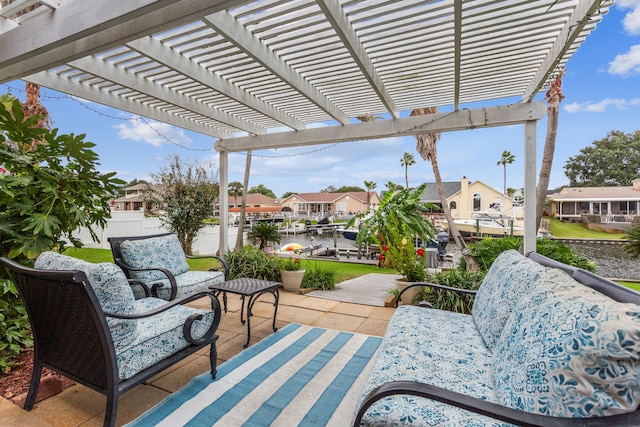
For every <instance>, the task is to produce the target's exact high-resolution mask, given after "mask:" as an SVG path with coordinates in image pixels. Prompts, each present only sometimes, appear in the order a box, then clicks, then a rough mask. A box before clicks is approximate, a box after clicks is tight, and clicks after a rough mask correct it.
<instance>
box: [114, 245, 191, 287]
mask: <svg viewBox="0 0 640 427" xmlns="http://www.w3.org/2000/svg"><path fill="white" fill-rule="evenodd" d="M120 251H121V253H122V259H123V260H124V262H126V263H127V264H129V265H130V266H132V267H134V268H166V269H167V270H169V271H170V272H171V273H172V274H173V275H174V276H177V275H179V274H182V273H185V272H187V271H189V264H187V258H186V257H185V255H184V251H183V250H182V246H180V241H179V240H178V236H176V235H175V234H168V235H166V236H161V237H150V238H148V239H141V240H125V241H124V242H122V243H121V244H120ZM131 277H132V278H134V279H139V280H142V281H143V282H151V281H154V280H162V279H166V278H167V276H166V275H165V274H163V273H162V272H160V271H142V272H131Z"/></svg>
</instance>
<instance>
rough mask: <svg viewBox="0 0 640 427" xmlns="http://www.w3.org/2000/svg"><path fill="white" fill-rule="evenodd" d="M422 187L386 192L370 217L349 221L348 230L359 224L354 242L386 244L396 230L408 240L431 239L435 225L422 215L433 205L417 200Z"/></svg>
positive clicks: (361, 215) (356, 216)
mask: <svg viewBox="0 0 640 427" xmlns="http://www.w3.org/2000/svg"><path fill="white" fill-rule="evenodd" d="M425 187H426V184H422V185H421V186H419V187H417V188H415V189H403V190H397V191H394V192H391V191H388V192H386V193H385V196H384V197H383V198H382V201H381V202H380V206H379V207H378V209H377V210H376V211H375V212H373V214H372V215H371V216H370V217H367V215H366V214H364V213H362V214H358V215H355V216H354V217H353V218H351V220H350V221H349V222H348V223H347V227H353V226H355V224H356V223H360V231H359V232H358V237H357V240H356V243H358V244H360V243H375V244H379V245H380V246H382V245H387V241H388V234H389V231H390V230H396V231H397V233H398V234H399V235H400V236H403V237H408V238H409V239H411V238H414V237H418V238H420V239H422V240H423V241H425V242H426V241H428V240H430V239H431V238H433V236H434V233H435V226H434V225H433V224H432V223H431V221H429V219H428V218H427V217H426V216H424V215H423V213H427V212H429V211H430V210H431V209H432V208H433V207H434V206H433V205H431V204H430V203H426V202H423V201H421V200H420V197H421V196H422V193H423V192H424V189H425Z"/></svg>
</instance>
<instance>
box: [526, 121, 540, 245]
mask: <svg viewBox="0 0 640 427" xmlns="http://www.w3.org/2000/svg"><path fill="white" fill-rule="evenodd" d="M537 229H538V225H537V224H536V121H534V120H528V121H526V122H525V123H524V253H525V254H526V253H527V252H530V251H534V252H535V250H536V235H537Z"/></svg>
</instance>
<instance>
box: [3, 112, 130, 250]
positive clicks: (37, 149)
mask: <svg viewBox="0 0 640 427" xmlns="http://www.w3.org/2000/svg"><path fill="white" fill-rule="evenodd" d="M41 121H42V117H41V116H38V115H36V116H33V117H28V118H27V117H26V116H25V115H24V112H23V109H22V105H21V104H20V102H19V101H18V100H14V101H13V103H12V104H11V109H7V108H6V107H5V105H4V104H3V103H0V165H4V168H5V169H6V171H7V172H6V173H2V174H1V175H0V184H1V185H0V248H1V254H2V255H3V256H7V255H8V256H9V257H10V258H15V259H18V260H22V261H24V260H25V259H26V258H28V259H34V258H36V257H37V256H38V255H39V254H40V253H41V252H43V251H47V250H54V249H55V250H62V249H64V247H65V245H66V244H67V243H66V242H69V243H71V244H72V245H73V246H75V247H81V246H82V242H81V241H80V240H78V239H77V238H76V237H74V235H73V233H74V231H76V230H77V229H78V228H80V227H86V228H87V229H88V230H89V231H90V233H91V237H92V238H93V240H95V241H98V240H99V239H98V236H97V235H96V233H95V231H94V229H95V228H94V227H92V226H95V225H97V226H99V227H104V226H105V225H106V222H107V219H108V218H109V217H110V216H111V209H110V204H109V202H110V201H111V200H112V198H113V196H114V195H115V194H116V193H117V191H118V188H119V187H120V186H121V185H122V184H124V181H122V180H119V179H117V178H115V175H116V174H115V172H110V173H104V174H103V173H100V172H98V170H97V166H98V165H99V163H98V155H97V154H96V153H95V152H94V151H92V148H93V147H94V146H95V144H94V143H92V142H89V141H85V140H84V137H85V135H74V134H68V135H67V134H65V135H60V134H58V130H57V129H53V130H49V129H45V128H42V127H39V126H38V123H40V122H41Z"/></svg>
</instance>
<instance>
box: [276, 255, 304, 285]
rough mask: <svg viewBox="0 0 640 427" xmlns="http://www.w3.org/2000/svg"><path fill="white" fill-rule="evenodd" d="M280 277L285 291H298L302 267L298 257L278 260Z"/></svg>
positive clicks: (302, 275) (302, 274) (302, 273)
mask: <svg viewBox="0 0 640 427" xmlns="http://www.w3.org/2000/svg"><path fill="white" fill-rule="evenodd" d="M280 277H281V278H282V287H283V288H284V290H285V291H292V292H299V291H300V284H301V283H302V278H303V277H304V269H303V268H302V266H301V265H300V258H292V257H289V258H287V259H282V260H281V262H280Z"/></svg>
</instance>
